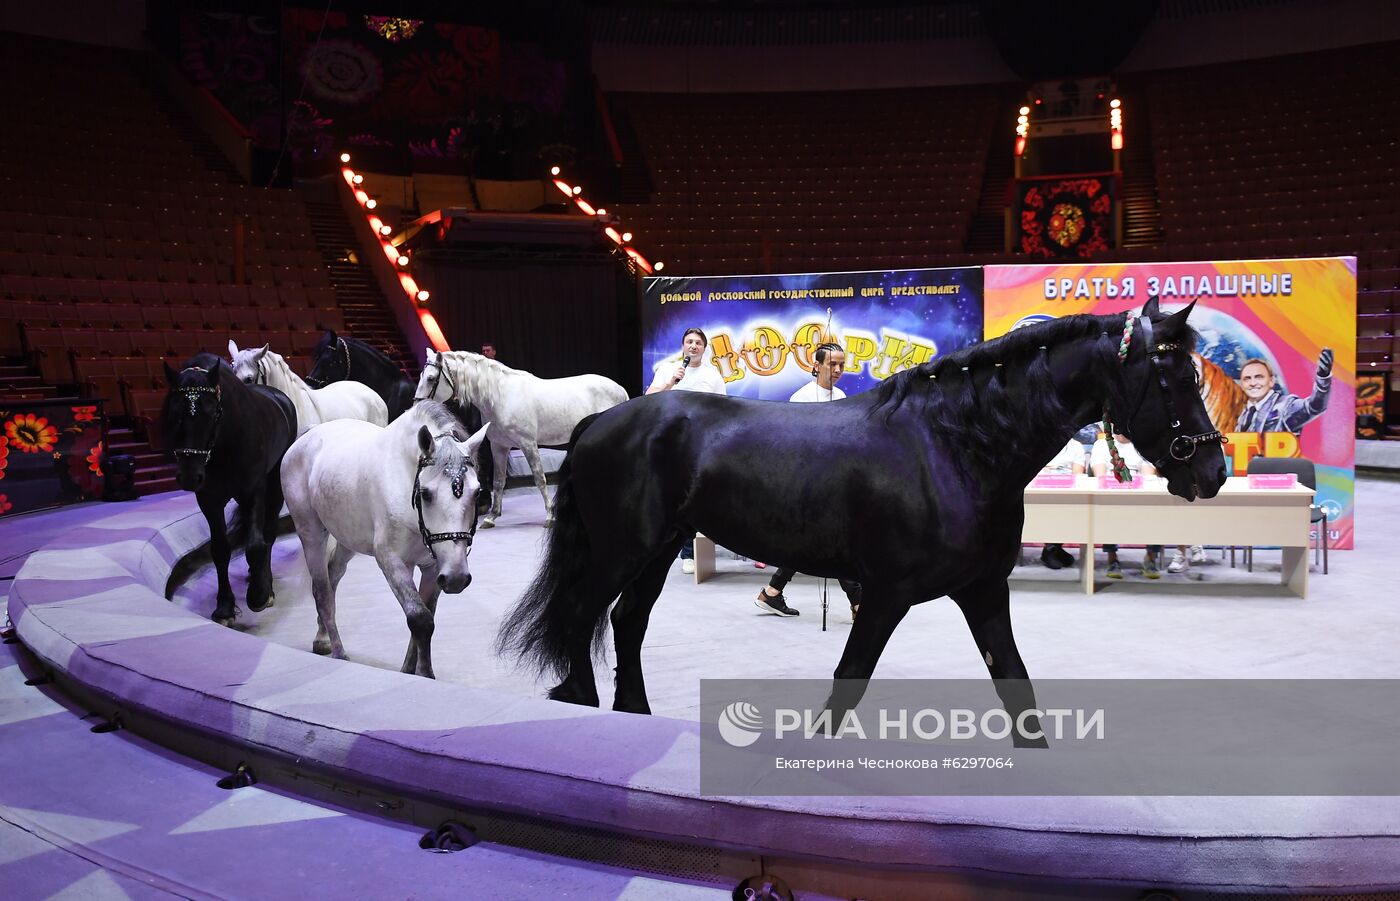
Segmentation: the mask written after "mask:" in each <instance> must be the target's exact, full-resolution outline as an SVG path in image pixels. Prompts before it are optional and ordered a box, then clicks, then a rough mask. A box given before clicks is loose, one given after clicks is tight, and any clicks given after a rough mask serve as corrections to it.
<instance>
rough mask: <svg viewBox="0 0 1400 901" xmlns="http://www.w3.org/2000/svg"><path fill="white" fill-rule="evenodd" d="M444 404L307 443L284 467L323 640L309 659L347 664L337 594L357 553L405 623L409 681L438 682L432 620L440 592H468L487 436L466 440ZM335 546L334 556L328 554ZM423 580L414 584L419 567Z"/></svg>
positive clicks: (301, 442)
mask: <svg viewBox="0 0 1400 901" xmlns="http://www.w3.org/2000/svg"><path fill="white" fill-rule="evenodd" d="M462 436H463V430H462V426H461V423H459V422H458V421H457V418H456V417H455V416H453V415H452V413H451V412H449V411H448V409H447V408H446V407H444V406H443V405H442V404H437V403H429V404H419V405H417V406H415V407H412V408H411V409H409V410H408V411H407V412H406V413H404V414H403V415H402V416H400V417H399V418H398V419H395V420H394V422H393V423H392V424H391V425H389V426H388V427H387V428H385V427H381V426H377V425H374V424H371V423H368V422H361V421H357V420H354V419H339V420H336V421H334V422H327V423H325V424H323V425H321V426H319V427H317V428H315V429H312V430H311V431H310V432H307V433H306V434H305V435H302V436H301V437H300V438H298V439H297V440H296V442H295V443H294V444H293V445H292V446H291V448H290V449H289V450H288V451H287V455H286V456H285V457H284V458H283V459H282V491H283V493H284V494H285V495H286V498H287V509H288V510H290V511H291V514H292V522H293V523H295V525H296V529H297V537H298V538H300V539H301V548H302V552H303V554H304V555H305V557H306V568H307V569H308V570H309V571H310V573H311V593H312V595H313V596H314V597H315V599H316V621H317V626H318V627H317V630H316V640H315V641H314V642H313V643H312V645H311V650H312V651H314V652H315V653H317V654H330V655H331V656H332V657H336V658H340V659H344V657H345V646H344V645H343V644H341V641H340V630H339V629H337V628H336V624H335V590H336V586H338V585H339V584H340V578H341V576H343V575H345V567H346V566H347V565H348V564H349V563H350V560H351V558H353V557H354V556H355V555H356V554H370V555H373V557H374V559H375V560H376V561H377V562H378V563H379V569H380V570H381V571H382V572H383V573H384V578H385V579H386V580H388V582H389V588H390V589H391V590H392V591H393V592H394V597H395V598H397V599H398V602H399V606H401V607H402V608H403V612H404V617H405V618H406V619H407V620H408V631H409V636H410V637H409V641H408V651H407V653H406V654H405V655H404V658H403V672H405V673H416V674H417V675H420V676H426V677H428V678H429V679H431V678H433V659H432V646H431V641H432V635H433V617H434V615H435V613H436V611H437V601H438V595H439V594H440V593H441V592H444V591H445V592H447V593H448V594H457V593H459V592H461V591H462V590H463V589H465V588H466V587H467V586H468V585H470V584H471V581H472V576H471V571H470V569H469V568H468V566H467V557H468V555H469V554H471V550H472V536H473V534H474V533H475V532H476V493H477V491H478V490H480V487H481V483H480V481H479V480H478V478H477V475H476V465H475V463H474V462H473V461H474V460H475V459H476V456H475V455H476V450H477V448H478V447H479V446H480V445H481V442H482V441H483V440H484V439H485V437H486V427H485V426H483V427H482V428H481V430H480V431H478V432H477V433H476V434H475V435H472V436H471V437H470V438H466V439H465V440H463V438H462ZM330 538H335V549H334V550H333V551H328V550H327V545H328V539H330ZM415 566H416V567H418V569H419V570H420V571H421V573H422V575H421V576H420V578H419V580H418V586H417V587H416V588H415V587H414V585H413V568H414V567H415Z"/></svg>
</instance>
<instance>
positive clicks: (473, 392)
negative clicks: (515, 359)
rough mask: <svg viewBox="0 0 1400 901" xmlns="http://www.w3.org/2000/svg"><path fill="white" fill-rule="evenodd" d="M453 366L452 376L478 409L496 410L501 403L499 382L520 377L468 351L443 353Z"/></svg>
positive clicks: (488, 359) (516, 371)
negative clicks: (513, 376) (458, 378)
mask: <svg viewBox="0 0 1400 901" xmlns="http://www.w3.org/2000/svg"><path fill="white" fill-rule="evenodd" d="M444 356H447V357H448V358H449V360H450V361H451V362H452V363H453V364H454V367H453V368H454V373H453V374H454V375H456V376H459V377H460V378H461V385H462V387H464V388H466V389H467V390H466V395H467V398H468V399H469V400H470V401H471V402H472V403H473V404H475V405H476V406H478V407H486V408H487V409H491V410H494V409H497V408H498V407H499V406H500V401H501V390H500V389H501V382H502V381H503V380H504V379H505V377H506V376H510V375H520V374H522V373H521V372H520V371H519V370H515V369H511V368H510V367H509V366H507V365H506V364H504V363H501V362H498V361H496V360H493V359H491V358H490V357H483V356H482V355H481V354H477V353H472V352H471V351H469V350H449V351H446V352H445V353H444Z"/></svg>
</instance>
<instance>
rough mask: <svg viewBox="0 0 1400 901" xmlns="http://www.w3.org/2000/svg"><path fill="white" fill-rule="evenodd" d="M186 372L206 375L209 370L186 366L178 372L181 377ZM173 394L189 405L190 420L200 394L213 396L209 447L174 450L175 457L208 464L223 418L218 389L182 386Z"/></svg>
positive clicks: (222, 406)
mask: <svg viewBox="0 0 1400 901" xmlns="http://www.w3.org/2000/svg"><path fill="white" fill-rule="evenodd" d="M186 372H202V373H204V374H206V375H208V373H209V370H207V369H205V368H204V367H202V366H186V367H185V368H184V369H181V370H180V374H181V375H183V374H184V373H186ZM175 392H176V393H177V394H179V395H181V396H182V397H184V399H185V402H186V403H187V404H189V410H190V414H189V415H190V418H194V416H195V414H197V413H198V412H199V410H198V409H197V407H196V406H195V405H196V403H197V402H198V401H199V396H200V395H201V394H212V395H214V425H213V426H211V427H210V429H209V446H208V447H206V448H204V449H203V450H200V449H199V448H195V447H177V448H175V456H176V457H202V458H203V459H204V462H205V463H208V462H209V456H210V455H211V454H212V453H214V441H215V439H216V438H218V434H219V420H220V419H222V418H223V416H224V405H223V403H222V402H221V401H222V399H223V395H222V394H221V393H220V391H219V389H218V388H210V387H208V386H203V385H195V386H182V387H179V388H176V389H175Z"/></svg>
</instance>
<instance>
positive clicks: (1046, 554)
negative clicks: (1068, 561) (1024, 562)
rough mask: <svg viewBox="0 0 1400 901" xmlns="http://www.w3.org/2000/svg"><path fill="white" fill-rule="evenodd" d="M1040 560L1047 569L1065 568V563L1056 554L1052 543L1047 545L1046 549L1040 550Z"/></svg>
mask: <svg viewBox="0 0 1400 901" xmlns="http://www.w3.org/2000/svg"><path fill="white" fill-rule="evenodd" d="M1040 562H1041V564H1042V565H1043V566H1044V567H1045V568H1046V569H1064V568H1065V565H1064V564H1063V563H1061V562H1060V558H1059V557H1058V556H1056V554H1055V549H1054V548H1053V547H1051V546H1050V545H1048V544H1047V545H1046V546H1045V550H1043V551H1041V552H1040Z"/></svg>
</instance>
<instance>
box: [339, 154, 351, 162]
mask: <svg viewBox="0 0 1400 901" xmlns="http://www.w3.org/2000/svg"><path fill="white" fill-rule="evenodd" d="M340 161H341V162H342V163H348V162H350V154H348V153H342V154H341V155H340Z"/></svg>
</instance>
